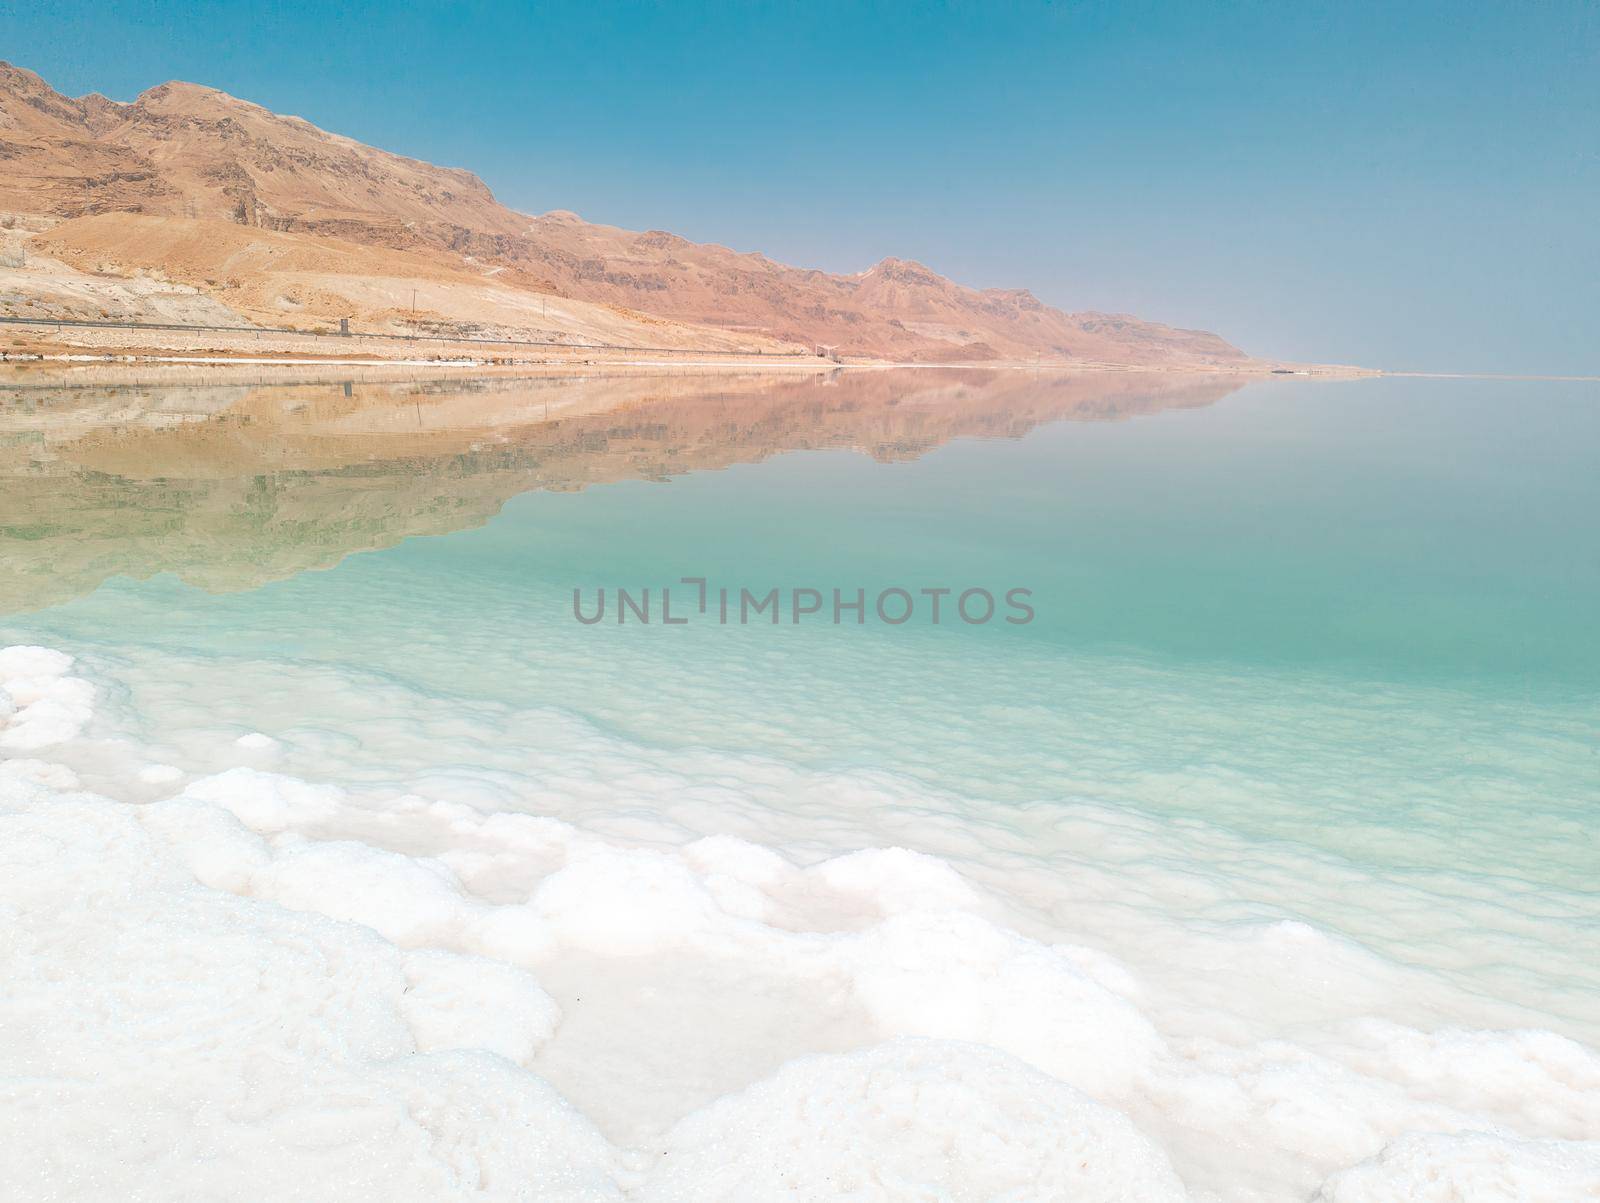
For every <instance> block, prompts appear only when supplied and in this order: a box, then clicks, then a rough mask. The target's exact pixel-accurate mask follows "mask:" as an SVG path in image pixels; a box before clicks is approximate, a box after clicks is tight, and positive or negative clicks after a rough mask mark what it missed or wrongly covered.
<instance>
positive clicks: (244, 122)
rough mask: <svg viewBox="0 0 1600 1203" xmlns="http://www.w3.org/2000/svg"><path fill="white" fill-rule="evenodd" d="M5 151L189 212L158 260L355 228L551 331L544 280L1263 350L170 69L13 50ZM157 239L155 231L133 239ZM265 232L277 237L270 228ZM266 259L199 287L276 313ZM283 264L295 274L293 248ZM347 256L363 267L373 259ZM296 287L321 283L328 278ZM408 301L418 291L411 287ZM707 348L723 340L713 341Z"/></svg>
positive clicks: (71, 195) (1031, 344)
mask: <svg viewBox="0 0 1600 1203" xmlns="http://www.w3.org/2000/svg"><path fill="white" fill-rule="evenodd" d="M0 164H3V166H4V171H3V173H0V211H9V212H12V213H21V214H37V215H44V216H47V217H54V218H61V219H76V218H83V217H85V216H92V215H98V214H106V213H113V212H115V213H132V214H143V215H153V216H160V217H164V218H172V217H177V218H183V219H186V220H187V221H189V222H191V223H193V224H189V225H168V226H167V227H166V228H167V230H168V232H167V234H165V235H164V236H163V239H162V241H161V250H160V256H161V262H160V263H159V264H154V265H151V264H148V263H146V264H143V266H145V267H146V269H147V270H150V269H152V268H164V267H166V266H167V265H168V264H169V263H170V264H172V265H176V264H178V263H180V262H188V261H190V260H192V259H194V258H195V257H196V256H199V257H205V256H206V255H210V254H211V248H210V243H211V242H212V240H213V239H215V238H218V237H220V235H217V234H216V233H215V230H216V228H217V224H218V223H223V224H226V225H228V226H232V227H239V228H249V229H254V230H257V231H263V232H265V233H267V234H280V235H293V236H298V237H299V238H302V239H315V240H327V239H333V240H337V241H338V243H339V244H340V246H341V248H344V249H339V250H338V251H337V253H335V251H333V250H330V256H333V257H340V256H342V257H343V258H342V259H341V261H342V262H345V263H350V262H353V260H352V259H351V258H350V251H349V250H348V248H350V247H352V246H359V247H364V248H368V249H381V250H384V251H391V252H398V253H403V254H405V255H409V256H414V258H412V259H408V260H406V261H404V262H403V263H402V262H400V261H398V260H390V261H386V262H388V264H389V267H388V268H387V269H386V271H385V272H384V273H379V274H380V275H383V277H384V278H388V279H418V278H427V277H428V276H430V275H431V274H434V273H437V277H438V279H439V280H440V282H441V283H442V284H449V285H451V286H455V285H459V286H461V288H464V289H469V290H470V289H480V288H485V287H492V288H493V289H499V290H503V293H504V295H501V296H498V297H490V298H488V299H487V300H484V301H483V302H482V304H480V303H479V300H478V299H473V300H472V301H471V302H470V303H468V302H467V300H466V299H464V297H463V296H461V295H458V293H456V292H452V291H451V289H450V288H444V289H442V290H441V292H440V294H439V295H438V297H437V298H436V300H437V303H434V300H435V299H434V298H430V303H429V306H428V307H429V309H430V310H431V311H432V314H431V315H432V316H433V317H436V318H438V319H439V320H468V321H478V322H486V323H488V324H490V325H499V324H501V323H502V322H504V323H507V324H510V325H515V326H516V328H518V329H524V330H533V329H540V328H541V327H540V326H539V324H538V323H536V322H533V321H532V319H531V317H530V316H529V314H528V309H529V307H530V305H532V304H533V303H534V302H531V301H529V300H528V299H527V298H528V297H537V296H539V295H540V294H546V295H548V294H554V295H558V296H561V297H566V298H570V299H572V300H574V301H587V302H591V303H594V304H597V305H603V306H611V307H614V308H615V309H620V310H623V311H627V312H625V313H623V314H622V315H621V316H622V318H623V319H624V320H625V321H633V320H635V319H636V318H637V316H638V315H639V314H650V315H654V316H655V317H657V318H662V319H670V320H672V321H674V322H680V323H690V324H693V325H696V326H703V327H709V328H713V329H716V328H720V329H722V330H724V331H726V332H727V334H729V335H733V334H735V333H737V336H738V337H741V338H742V337H748V336H751V335H755V336H765V338H766V339H776V340H783V341H796V342H801V343H805V344H807V345H815V344H826V345H831V346H837V347H838V348H839V349H840V350H841V351H842V352H844V353H847V354H857V355H870V356H878V357H892V358H902V359H921V360H950V361H956V360H963V361H971V360H983V359H1032V358H1035V357H1039V358H1044V359H1049V360H1067V361H1079V362H1083V361H1091V362H1107V363H1118V364H1135V365H1151V366H1208V367H1215V366H1226V365H1244V364H1247V363H1249V362H1250V361H1249V360H1248V357H1247V356H1245V355H1244V353H1243V352H1241V351H1239V350H1238V349H1237V348H1235V347H1232V346H1230V345H1229V344H1228V343H1226V342H1224V341H1223V340H1222V339H1220V338H1218V337H1217V336H1216V335H1213V334H1208V333H1204V332H1200V331H1192V330H1178V329H1173V328H1172V327H1168V326H1163V325H1160V324H1157V323H1153V322H1145V321H1141V320H1140V319H1138V318H1134V317H1129V316H1126V315H1109V314H1100V313H1070V314H1069V313H1063V312H1061V311H1059V310H1056V309H1052V308H1050V307H1049V306H1047V305H1044V304H1042V303H1041V302H1040V301H1038V300H1037V299H1036V298H1035V297H1034V296H1033V295H1032V294H1031V293H1029V292H1027V291H1026V290H1021V289H1016V290H1001V289H986V290H976V289H971V288H966V287H963V286H961V285H958V284H955V283H953V282H952V281H950V280H947V279H945V278H944V277H942V276H940V275H938V274H937V273H935V272H933V271H931V270H930V269H928V268H926V267H923V266H922V265H920V264H917V263H912V262H909V261H905V260H900V259H884V260H883V261H881V262H880V263H878V264H877V265H875V266H874V267H872V268H870V269H868V270H867V271H865V272H862V273H859V274H855V275H832V274H829V273H826V272H821V271H811V270H806V269H802V268H795V267H789V266H786V265H784V264H781V263H776V262H774V261H773V260H771V259H768V258H767V257H765V256H763V255H760V254H744V253H738V252H735V251H732V250H729V249H728V248H726V247H720V246H715V245H706V244H698V243H693V242H689V241H688V240H686V239H683V238H679V237H677V236H676V235H673V234H670V233H666V232H664V231H659V230H652V231H648V232H646V233H635V232H633V231H628V230H621V229H616V228H614V227H611V226H603V225H596V224H592V223H590V222H586V221H583V220H582V219H581V218H579V217H577V216H576V215H575V214H572V213H566V212H553V213H547V214H545V215H543V216H542V217H530V216H527V215H524V214H520V213H517V212H514V211H513V210H511V209H508V208H506V207H505V206H503V205H501V204H499V203H498V202H497V201H496V200H495V198H494V196H493V194H492V193H491V192H490V191H489V189H488V188H487V187H486V186H485V185H484V183H483V182H482V181H481V180H479V179H478V178H477V177H476V176H474V175H472V174H471V173H470V172H467V171H463V170H459V169H455V168H443V167H435V166H432V165H431V164H428V163H423V162H420V161H418V160H415V159H408V158H405V157H403V156H400V155H395V154H390V153H388V152H386V151H382V150H377V149H374V148H373V147H369V146H365V145H362V144H361V143H359V142H355V141H353V140H351V139H349V138H344V137H340V136H338V135H336V134H330V133H328V132H326V131H324V130H320V129H318V128H317V127H316V126H314V125H312V124H310V123H309V122H307V121H304V120H301V119H300V118H298V117H286V116H280V115H278V114H275V113H271V112H269V111H267V110H266V109H264V108H261V107H260V106H259V105H254V104H250V103H249V102H247V101H243V100H239V99H237V98H235V97H232V96H229V95H227V94H226V93H223V92H219V91H216V90H215V89H212V88H206V87H201V86H199V85H196V84H187V83H177V82H174V83H167V84H162V85H160V86H159V87H155V88H151V89H149V90H148V91H146V92H144V93H143V94H141V95H140V96H139V97H138V98H137V99H136V100H134V101H133V102H131V103H119V102H115V101H111V100H107V99H105V98H104V97H102V96H98V95H90V96H86V97H82V98H78V99H73V98H70V97H67V96H63V95H61V94H60V93H58V92H56V91H55V90H54V89H52V88H51V87H50V86H49V85H48V84H46V83H45V82H44V81H43V80H41V79H40V78H39V77H38V76H37V75H35V74H33V73H32V72H30V71H26V70H23V69H21V68H17V67H12V66H10V65H8V64H0ZM147 228H148V227H147ZM91 234H92V237H91ZM106 237H108V235H107V233H106V231H105V230H104V229H103V228H96V229H93V230H92V231H91V230H87V229H83V228H81V227H77V226H76V223H74V228H67V229H64V230H62V231H61V232H60V233H58V234H56V235H55V237H54V240H53V242H52V246H53V247H54V249H55V250H56V251H57V252H59V253H61V254H62V255H64V256H66V257H67V258H68V259H69V260H70V261H72V262H81V261H82V260H83V258H84V256H85V255H92V254H94V253H96V250H97V247H98V245H99V242H100V241H103V240H104V239H105V238H106ZM144 238H145V234H144V232H143V231H141V232H140V234H139V238H138V239H136V240H134V241H135V242H142V241H143V240H144ZM269 244H271V245H277V244H275V243H270V239H263V240H261V242H260V245H269ZM295 245H296V246H297V247H301V248H303V244H299V243H297V244H295ZM115 249H116V255H115V256H114V258H115V259H117V260H118V261H119V262H124V263H131V262H133V261H134V260H135V259H136V258H137V256H135V255H134V254H133V243H130V242H124V244H123V245H121V246H120V247H118V248H115ZM146 257H147V258H148V256H146ZM271 258H272V257H271V256H268V257H267V259H271ZM265 262H267V260H264V259H263V258H262V257H261V256H259V255H258V256H256V257H255V258H253V259H252V258H250V257H248V256H247V257H245V258H243V259H237V260H236V263H237V265H238V266H237V268H236V270H234V271H233V272H232V275H231V276H223V277H218V276H214V275H208V276H205V277H203V280H209V281H221V282H220V283H205V282H202V283H200V284H199V285H198V286H199V287H201V288H202V289H203V290H204V291H206V292H207V293H208V295H211V296H213V297H214V298H216V299H218V300H220V301H223V302H224V303H226V304H229V305H231V306H235V307H238V306H242V307H243V311H249V312H252V313H260V312H265V313H271V312H273V311H274V309H281V308H282V302H280V300H279V299H278V298H280V297H288V296H289V294H288V293H287V292H285V291H283V289H282V288H280V284H281V281H278V280H271V281H267V280H262V279H259V278H257V276H256V274H255V273H256V266H255V265H257V264H261V263H265ZM424 265H426V271H423V270H422V268H423V266H424ZM267 268H268V270H269V271H270V274H272V275H275V276H281V275H283V274H284V269H283V268H282V267H281V266H278V265H276V264H275V263H268V264H267ZM169 274H172V275H173V276H174V278H178V277H179V276H181V272H176V271H171V270H170V269H169ZM311 274H312V275H315V274H317V273H311ZM341 274H342V275H344V276H345V277H346V278H347V280H348V279H351V278H353V277H354V276H356V275H359V274H361V273H360V271H354V272H343V273H341ZM230 278H236V279H237V280H238V284H239V287H237V288H234V289H232V290H231V291H230V290H229V289H227V288H225V287H224V285H225V284H226V282H227V280H229V279H230ZM300 286H301V287H303V288H304V289H306V290H308V291H309V292H311V293H316V292H317V290H318V289H320V288H321V286H322V285H321V283H319V282H316V281H312V280H304V281H301V282H300ZM349 287H351V286H341V288H337V289H332V290H331V291H332V292H333V293H334V294H335V295H338V296H340V297H342V298H343V300H342V301H341V302H340V303H341V304H342V303H344V301H350V302H352V303H354V304H356V305H357V307H358V311H359V312H362V313H365V312H368V311H371V312H375V313H381V312H384V311H387V310H395V309H398V308H399V305H398V301H399V300H400V299H402V298H401V297H400V296H399V295H398V294H396V293H395V292H394V290H392V289H391V290H389V291H388V292H385V291H384V290H383V289H381V288H379V289H376V290H369V291H368V292H367V293H366V294H364V295H362V296H359V297H357V296H350V295H348V294H349ZM409 287H411V285H408V286H407V289H409ZM418 287H419V289H420V286H418ZM244 294H249V295H244ZM513 294H515V295H513ZM289 299H290V302H291V303H292V302H293V298H292V297H290V298H289ZM403 299H404V300H405V302H406V304H407V306H409V303H410V299H409V296H406V297H404V298H403ZM548 304H549V302H548V301H546V302H544V306H545V307H546V308H548ZM480 311H481V312H480ZM469 315H470V316H469ZM407 316H409V309H408V313H407ZM707 337H709V336H707ZM725 337H726V336H724V339H725ZM706 345H707V346H708V347H716V346H719V345H723V346H725V345H726V342H725V341H723V340H719V339H716V338H712V339H711V341H709V342H708V343H706Z"/></svg>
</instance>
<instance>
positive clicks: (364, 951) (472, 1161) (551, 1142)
mask: <svg viewBox="0 0 1600 1203" xmlns="http://www.w3.org/2000/svg"><path fill="white" fill-rule="evenodd" d="M203 816H204V812H203V811H197V810H195V809H194V808H193V807H192V806H189V805H188V804H185V805H182V806H174V807H171V808H167V809H165V810H163V811H161V812H159V817H158V818H157V820H156V821H155V822H154V823H152V824H151V825H150V826H149V827H147V826H146V825H145V823H144V822H142V821H141V818H140V809H139V808H136V807H130V806H124V805H121V804H118V803H113V802H110V801H107V800H105V799H100V798H94V797H91V796H89V795H55V796H52V795H50V794H49V793H48V791H47V790H45V789H44V788H42V787H40V786H38V785H37V784H33V783H29V782H24V781H20V780H10V781H3V780H0V930H3V931H4V933H5V938H4V939H3V940H0V980H3V981H4V982H5V983H6V989H5V991H4V992H3V993H0V1067H3V1068H0V1148H4V1149H5V1150H6V1156H5V1157H4V1158H0V1198H4V1199H47V1198H85V1197H93V1198H100V1199H113V1198H115V1199H123V1198H134V1197H140V1198H147V1197H148V1198H179V1197H182V1198H186V1199H200V1198H207V1199H224V1198H226V1199H238V1198H249V1199H256V1200H284V1201H286V1203H288V1201H294V1203H303V1201H304V1200H307V1199H330V1200H332V1199H340V1200H342V1199H384V1200H394V1201H400V1200H413V1199H414V1200H419V1201H420V1200H428V1201H430V1203H432V1201H434V1200H448V1199H461V1200H466V1199H469V1198H470V1199H474V1200H481V1201H485V1203H487V1201H489V1200H508V1201H509V1200H534V1199H537V1200H539V1201H540V1203H546V1201H550V1203H555V1201H560V1203H596V1201H602V1200H617V1199H620V1198H621V1194H620V1190H619V1188H618V1187H617V1185H616V1167H615V1161H614V1154H613V1151H612V1150H611V1148H610V1146H609V1145H608V1144H607V1143H606V1141H605V1140H604V1138H603V1137H601V1136H600V1134H599V1133H598V1132H597V1131H596V1130H595V1129H594V1127H593V1125H592V1124H590V1123H589V1122H588V1121H587V1120H586V1119H584V1117H583V1116H581V1115H580V1114H578V1113H577V1112H576V1111H574V1110H573V1109H572V1107H571V1106H569V1105H568V1104H567V1103H566V1102H565V1101H564V1100H563V1099H562V1098H561V1097H560V1096H559V1095H558V1094H557V1093H556V1091H555V1090H554V1089H552V1088H551V1087H550V1086H549V1084H548V1083H546V1082H544V1081H542V1080H541V1079H539V1078H536V1077H534V1076H533V1075H532V1074H529V1073H527V1072H526V1071H524V1070H522V1069H520V1068H518V1067H517V1066H515V1065H513V1064H511V1062H510V1061H508V1060H506V1059H505V1058H504V1057H501V1056H495V1055H494V1054H493V1052H489V1051H483V1050H484V1047H485V1046H487V1047H489V1048H490V1049H493V1050H496V1051H500V1052H503V1053H505V1054H507V1055H508V1056H516V1057H526V1056H527V1055H529V1053H530V1052H531V1051H532V1049H533V1047H534V1046H535V1045H536V1044H537V1043H538V1041H539V1040H541V1039H543V1038H546V1037H548V1035H549V1033H550V1031H551V1030H552V1028H553V1027H554V1024H555V1022H556V1019H557V1015H556V1012H555V1009H554V1004H553V1003H551V1002H550V1000H549V999H548V997H547V996H546V995H544V993H543V991H541V990H539V988H538V987H537V985H536V984H535V983H534V982H533V980H532V979H531V978H529V977H528V976H527V975H526V974H525V973H523V972H522V971H520V970H515V969H511V968H510V967H505V966H497V965H492V964H489V963H486V962H480V961H477V960H475V959H472V958H467V957H460V956H455V955H453V954H448V953H435V952H427V953H409V954H408V953H402V952H401V951H400V950H399V949H397V948H396V947H395V946H394V945H393V944H391V943H390V942H388V941H387V940H385V939H383V938H382V937H381V936H379V935H378V934H377V933H375V932H373V931H370V930H368V929H367V928H365V927H361V926H358V925H356V924H353V923H346V922H339V921H337V920H332V919H328V918H325V917H323V916H320V915H315V914H306V913H298V912H294V911H290V910H286V909H284V908H283V907H281V906H277V905H274V904H271V903H267V902H261V901H257V900H253V899H247V898H238V897H234V896H233V895H231V894H227V893H223V892H221V891H219V890H214V889H210V888H207V887H205V886H203V885H199V884H197V883H196V882H195V880H194V878H193V876H192V875H191V873H190V871H189V869H188V867H187V865H186V864H185V859H186V858H187V855H188V853H189V852H192V850H193V849H192V847H191V848H190V849H188V850H185V849H183V848H177V849H172V850H169V849H167V848H164V847H163V846H162V844H163V842H164V840H165V839H166V838H167V837H169V836H171V835H173V834H177V835H179V836H181V837H182V838H183V840H184V841H185V842H187V843H189V844H190V845H194V844H198V843H203V842H204V840H205V838H206V836H207V832H208V831H209V832H210V833H212V834H216V833H218V832H222V833H226V832H227V830H228V829H227V827H226V825H225V824H222V825H212V826H210V827H207V826H206V825H205V824H204V823H203V822H196V821H194V820H196V819H197V818H201V817H203ZM230 821H231V820H230ZM240 834H242V833H240V832H239V831H237V830H235V831H234V832H233V835H234V836H238V835H240ZM230 838H232V837H230ZM250 838H254V837H250ZM220 859H221V860H224V861H225V860H227V859H228V857H227V856H224V857H222V858H220ZM219 863H220V861H219ZM468 1042H470V1043H472V1044H473V1045H475V1046H476V1047H474V1048H473V1049H471V1050H469V1051H435V1052H429V1051H427V1050H429V1049H435V1050H448V1049H450V1048H452V1046H456V1045H459V1044H462V1043H468ZM156 1184H170V1190H167V1189H163V1188H161V1187H158V1186H157V1185H156ZM152 1192H153V1193H152Z"/></svg>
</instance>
